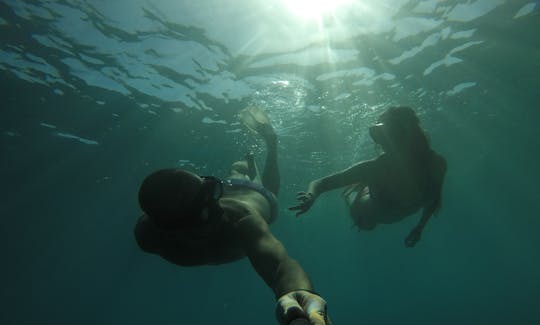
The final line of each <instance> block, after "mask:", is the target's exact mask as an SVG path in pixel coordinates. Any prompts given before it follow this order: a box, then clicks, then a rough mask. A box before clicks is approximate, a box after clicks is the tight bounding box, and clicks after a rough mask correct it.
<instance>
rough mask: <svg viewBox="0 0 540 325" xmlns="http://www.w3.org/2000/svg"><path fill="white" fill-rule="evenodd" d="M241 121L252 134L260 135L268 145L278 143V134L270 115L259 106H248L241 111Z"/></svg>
mask: <svg viewBox="0 0 540 325" xmlns="http://www.w3.org/2000/svg"><path fill="white" fill-rule="evenodd" d="M239 118H240V121H241V122H242V123H243V124H244V125H245V126H246V127H247V128H248V129H249V130H251V131H252V132H255V133H257V134H259V135H260V136H261V137H263V139H264V140H265V141H266V142H267V143H274V142H276V141H277V135H276V132H274V128H273V127H272V123H271V122H270V118H268V115H266V113H265V112H264V111H263V110H262V109H261V108H259V107H257V106H248V107H246V108H244V109H243V110H241V111H240V113H239Z"/></svg>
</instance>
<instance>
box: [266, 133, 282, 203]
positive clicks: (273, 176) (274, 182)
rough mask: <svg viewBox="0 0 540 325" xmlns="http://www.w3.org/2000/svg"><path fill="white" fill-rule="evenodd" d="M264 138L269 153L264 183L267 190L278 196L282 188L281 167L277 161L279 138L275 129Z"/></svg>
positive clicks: (267, 153) (267, 154)
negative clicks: (280, 187)
mask: <svg viewBox="0 0 540 325" xmlns="http://www.w3.org/2000/svg"><path fill="white" fill-rule="evenodd" d="M263 136H264V141H265V142H266V150H267V152H266V161H265V163H264V170H263V173H262V183H263V186H264V187H265V188H267V189H268V190H269V191H271V192H272V193H274V195H276V196H277V195H278V192H279V186H280V178H279V167H278V161H277V143H278V141H277V136H276V134H275V133H274V130H273V129H272V131H271V132H267V133H265V134H264V135H263Z"/></svg>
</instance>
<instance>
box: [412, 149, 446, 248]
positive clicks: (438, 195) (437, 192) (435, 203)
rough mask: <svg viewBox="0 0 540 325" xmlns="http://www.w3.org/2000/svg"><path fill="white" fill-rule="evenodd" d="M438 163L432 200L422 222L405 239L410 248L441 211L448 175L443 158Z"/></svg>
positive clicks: (425, 209) (427, 206)
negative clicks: (434, 216) (432, 218)
mask: <svg viewBox="0 0 540 325" xmlns="http://www.w3.org/2000/svg"><path fill="white" fill-rule="evenodd" d="M436 159H437V162H436V164H435V168H434V171H435V173H434V175H433V179H434V182H433V186H432V188H433V189H432V192H431V193H430V194H431V197H432V199H431V200H429V201H428V203H427V204H426V205H425V206H424V209H423V211H422V218H420V221H419V222H418V224H417V225H416V227H414V228H413V229H412V230H411V232H410V233H409V235H408V236H407V238H406V239H405V245H406V246H408V247H413V246H414V245H415V244H416V243H417V242H418V241H419V240H420V237H421V236H422V231H423V230H424V227H425V226H426V224H427V222H428V221H429V219H430V218H431V216H432V215H434V214H436V213H437V212H438V211H439V210H440V209H441V203H442V186H443V182H444V176H445V174H446V161H445V160H444V158H442V157H441V156H437V158H436Z"/></svg>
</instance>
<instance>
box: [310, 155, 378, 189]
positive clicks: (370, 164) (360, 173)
mask: <svg viewBox="0 0 540 325" xmlns="http://www.w3.org/2000/svg"><path fill="white" fill-rule="evenodd" d="M374 166H375V165H374V160H368V161H363V162H360V163H357V164H355V165H352V166H351V167H349V168H347V169H344V170H342V171H339V172H337V173H335V174H332V175H329V176H326V177H323V178H320V179H317V180H314V181H312V182H311V183H310V184H309V186H308V190H307V193H311V194H312V195H313V196H315V197H317V196H319V195H320V194H322V193H324V192H327V191H331V190H334V189H337V188H340V187H345V186H347V185H352V184H357V183H367V179H368V177H369V175H370V174H372V172H373V168H374Z"/></svg>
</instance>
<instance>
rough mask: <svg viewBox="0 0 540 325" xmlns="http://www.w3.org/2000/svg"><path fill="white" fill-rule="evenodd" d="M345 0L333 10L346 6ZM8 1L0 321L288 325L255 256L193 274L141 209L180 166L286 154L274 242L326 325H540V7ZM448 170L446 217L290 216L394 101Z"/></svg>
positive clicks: (334, 211) (1, 6) (320, 205)
mask: <svg viewBox="0 0 540 325" xmlns="http://www.w3.org/2000/svg"><path fill="white" fill-rule="evenodd" d="M334 2H335V3H336V4H337V3H341V2H339V1H334ZM315 3H316V2H312V3H311V4H310V5H309V6H307V7H300V8H303V9H298V10H297V11H295V10H293V9H294V8H293V6H292V2H290V1H289V2H286V1H279V0H266V1H263V0H251V1H248V0H238V1H219V0H201V1H197V2H196V1H192V2H188V1H170V0H169V1H165V0H161V1H158V0H155V1H142V0H137V1H135V0H118V1H97V0H96V1H75V0H64V1H37V0H34V1H15V0H4V1H2V2H1V3H0V35H1V37H2V43H1V51H0V73H1V76H2V78H1V85H2V87H1V88H0V89H1V90H0V95H1V101H2V105H1V107H2V108H1V109H2V113H1V117H0V146H1V147H0V148H1V158H0V176H1V179H2V184H3V186H2V198H3V199H2V204H1V209H0V211H1V213H2V218H1V220H2V226H1V227H0V238H1V244H2V245H1V247H2V249H1V253H2V255H3V256H4V258H3V263H2V266H1V267H0V275H1V278H2V279H3V284H2V290H0V304H1V305H2V309H1V312H0V323H1V324H217V323H219V324H274V323H275V320H274V318H273V310H274V300H273V295H272V292H271V290H269V289H268V288H267V287H266V286H265V285H264V284H263V282H262V281H261V280H260V279H259V278H258V276H257V275H256V274H255V272H253V270H252V269H251V267H250V265H249V263H248V262H247V261H246V260H242V261H240V262H237V263H233V264H230V265H222V266H208V267H197V268H180V267H177V266H174V265H171V264H168V263H166V262H164V261H163V260H161V259H160V258H158V257H155V256H151V255H147V254H144V253H142V252H141V251H139V250H138V248H137V247H136V244H135V241H134V238H133V234H132V229H133V226H134V223H135V220H136V219H137V217H138V216H139V214H140V210H139V208H138V205H137V200H136V197H137V196H136V195H137V190H138V186H139V184H140V182H141V180H142V178H143V177H144V176H145V175H147V174H148V173H149V172H151V171H153V170H155V169H158V168H162V167H170V166H178V167H184V168H188V169H191V170H194V171H197V172H199V173H204V174H214V175H216V176H224V175H225V174H226V173H227V170H228V167H229V164H230V163H231V162H233V161H234V160H236V159H238V158H240V157H242V156H243V155H244V154H245V153H246V152H247V151H248V150H253V151H255V152H256V153H257V154H258V157H259V159H260V160H261V163H262V157H263V154H264V151H263V149H264V148H263V146H262V143H260V142H259V141H258V140H256V139H253V138H251V137H250V135H249V134H248V133H246V132H245V131H244V130H243V129H242V128H241V126H240V124H239V123H238V121H237V118H236V113H237V112H238V111H239V110H240V109H242V108H243V107H245V106H246V105H248V104H257V105H260V106H261V107H264V108H265V109H266V111H267V112H268V115H269V116H270V118H271V119H272V121H273V123H274V125H275V128H276V131H277V133H278V136H279V139H280V145H279V155H280V158H279V162H280V166H281V172H282V190H281V193H280V197H279V202H280V217H279V219H278V221H277V222H276V223H275V224H274V225H273V226H272V229H273V232H274V233H275V235H276V236H277V237H279V238H280V239H281V240H282V241H283V242H284V243H285V245H286V246H287V248H288V250H289V253H290V255H292V256H293V257H295V258H296V259H297V260H299V261H300V262H301V263H302V265H303V266H304V267H305V269H306V270H307V271H308V273H309V274H310V276H311V279H312V280H313V282H314V285H315V287H316V289H317V290H318V291H319V292H321V294H322V295H324V297H325V298H326V300H327V301H328V306H329V311H330V313H331V316H332V318H333V320H334V324H338V325H339V324H396V323H398V324H539V323H540V311H539V309H540V303H539V302H540V277H539V276H538V274H540V250H539V247H540V245H539V244H540V236H539V232H540V220H539V218H538V212H537V210H538V202H539V201H540V191H539V190H538V188H537V186H536V183H537V181H538V180H539V179H540V177H539V176H540V175H539V172H538V167H537V166H538V164H539V161H540V159H539V148H540V140H539V138H540V137H539V134H538V132H539V131H538V125H537V124H538V123H537V121H538V120H539V117H540V114H539V106H538V102H539V99H540V98H539V97H540V95H539V89H540V87H539V86H540V77H539V72H540V37H539V36H538V33H539V31H540V14H539V13H540V11H539V10H540V2H538V1H519V0H507V1H505V0H476V1H451V0H448V1H444V0H426V1H406V0H383V1H367V0H365V1H352V2H351V1H349V2H347V3H343V4H341V5H340V6H338V7H336V8H327V9H326V11H325V12H322V13H320V14H317V13H316V12H314V13H312V14H311V15H308V16H306V15H303V14H302V13H306V11H307V9H310V10H313V9H316V6H315ZM396 104H400V105H409V106H411V107H413V108H414V109H415V110H416V111H417V112H418V114H419V116H420V118H421V121H422V126H423V127H424V128H425V129H426V131H427V132H428V133H429V136H430V139H431V143H432V145H433V147H434V148H435V149H436V150H437V151H438V152H440V153H441V154H442V155H443V156H445V157H446V159H447V161H448V166H449V169H448V173H447V177H446V182H445V184H444V190H443V209H442V211H441V213H440V214H439V215H438V216H437V217H436V218H433V219H432V220H431V221H430V222H429V224H428V226H427V229H426V230H425V232H424V234H423V237H422V240H421V241H420V242H419V244H418V245H417V247H415V248H412V249H410V248H406V247H405V246H404V245H403V240H404V238H405V237H406V235H407V234H408V232H409V230H410V229H411V228H412V227H413V226H414V225H415V223H416V222H417V220H418V218H419V215H415V216H411V217H409V218H407V219H405V220H404V221H403V222H401V223H398V224H392V225H383V226H379V227H377V228H376V229H375V230H373V231H370V232H360V233H359V232H357V231H356V230H354V229H353V228H351V223H352V222H351V221H350V219H349V218H348V217H347V214H346V210H345V206H344V204H343V202H342V201H341V200H340V195H339V191H335V192H331V193H327V194H325V195H324V196H323V197H321V198H320V199H319V200H318V201H317V203H316V205H315V206H314V207H313V208H312V209H311V210H310V212H309V213H308V214H306V215H304V216H302V217H301V218H295V217H294V215H293V214H292V213H290V212H289V211H287V209H286V208H287V207H288V206H291V205H292V204H294V203H295V202H294V200H295V199H294V198H295V193H296V192H297V191H299V190H302V189H304V188H305V186H306V185H307V183H308V182H309V180H311V179H313V178H317V177H321V176H323V175H325V174H328V173H331V172H333V171H336V170H339V169H341V168H344V167H346V166H348V165H350V164H352V163H353V162H356V161H360V160H363V159H369V158H372V157H374V156H376V155H377V154H378V151H377V148H375V147H374V145H373V144H372V142H371V141H370V139H369V136H368V133H367V127H368V126H369V125H370V124H371V123H373V122H374V121H375V119H376V117H377V116H378V115H379V114H380V113H381V112H382V111H383V110H384V109H385V108H386V107H388V106H389V105H396Z"/></svg>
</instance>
